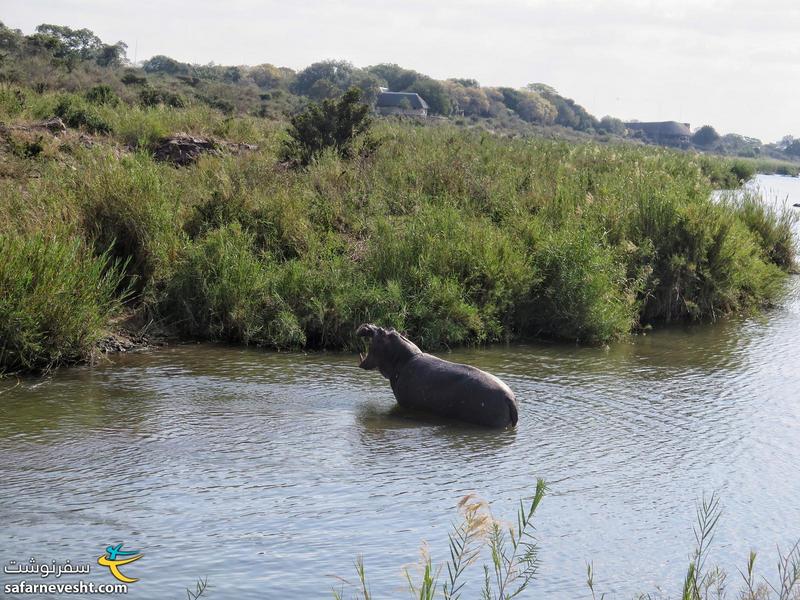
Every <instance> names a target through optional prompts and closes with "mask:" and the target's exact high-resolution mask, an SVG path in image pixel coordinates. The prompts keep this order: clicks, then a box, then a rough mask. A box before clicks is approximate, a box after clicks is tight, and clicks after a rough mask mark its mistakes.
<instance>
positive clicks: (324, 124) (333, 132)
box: [283, 88, 371, 166]
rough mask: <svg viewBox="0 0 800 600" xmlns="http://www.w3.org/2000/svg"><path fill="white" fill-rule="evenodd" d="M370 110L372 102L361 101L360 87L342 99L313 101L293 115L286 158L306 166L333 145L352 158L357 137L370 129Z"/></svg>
mask: <svg viewBox="0 0 800 600" xmlns="http://www.w3.org/2000/svg"><path fill="white" fill-rule="evenodd" d="M369 112H370V108H369V106H367V105H366V104H362V103H361V90H359V89H357V88H352V89H350V90H349V91H348V92H346V93H345V94H344V95H343V96H342V97H341V98H340V99H339V100H324V101H323V102H322V104H314V103H312V104H310V105H309V107H308V108H307V109H306V110H305V111H304V112H302V113H300V114H299V115H296V116H294V117H292V120H291V126H290V128H289V138H290V139H289V140H287V141H286V143H285V144H284V148H283V158H284V159H285V160H288V161H292V162H294V163H297V164H299V165H303V166H305V165H308V164H309V163H310V162H311V160H312V159H313V158H315V157H317V156H319V155H320V154H321V153H322V152H323V151H324V150H325V149H326V148H332V149H333V150H334V151H335V152H336V153H337V154H339V155H340V156H341V157H342V158H350V157H351V156H352V155H353V149H354V143H355V140H356V138H357V137H358V136H360V135H362V134H364V133H366V132H367V131H368V130H369V127H370V124H371V119H370V117H369Z"/></svg>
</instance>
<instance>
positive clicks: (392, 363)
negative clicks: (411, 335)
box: [356, 323, 422, 379]
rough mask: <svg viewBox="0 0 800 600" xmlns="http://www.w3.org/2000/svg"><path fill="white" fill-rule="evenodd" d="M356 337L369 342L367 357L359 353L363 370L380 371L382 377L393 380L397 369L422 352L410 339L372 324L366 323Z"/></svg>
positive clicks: (358, 330)
mask: <svg viewBox="0 0 800 600" xmlns="http://www.w3.org/2000/svg"><path fill="white" fill-rule="evenodd" d="M356 335H357V336H359V337H363V338H367V339H368V340H369V344H368V346H369V348H368V350H367V354H366V356H365V355H364V354H362V353H359V357H360V359H361V362H360V363H359V364H358V366H359V367H361V368H362V369H367V370H372V369H378V370H379V371H380V372H381V375H383V376H384V377H386V378H387V379H391V378H392V375H393V374H394V373H396V372H397V369H398V368H399V367H400V366H401V365H403V364H405V362H406V361H407V360H409V359H410V358H411V357H413V356H414V355H416V354H422V350H420V349H419V348H417V346H416V345H415V344H414V343H413V342H412V341H411V340H409V339H408V338H406V337H404V336H403V335H402V334H400V333H398V332H397V331H395V330H394V329H384V328H383V327H378V326H376V325H373V324H371V323H364V324H363V325H361V326H360V327H359V328H358V329H356Z"/></svg>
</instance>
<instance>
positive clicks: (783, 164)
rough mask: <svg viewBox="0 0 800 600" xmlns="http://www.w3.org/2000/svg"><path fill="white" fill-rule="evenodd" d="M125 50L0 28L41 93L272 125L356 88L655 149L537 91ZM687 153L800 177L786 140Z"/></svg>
mask: <svg viewBox="0 0 800 600" xmlns="http://www.w3.org/2000/svg"><path fill="white" fill-rule="evenodd" d="M126 51H127V45H126V44H125V43H124V42H117V43H115V44H107V43H105V42H103V41H102V40H101V39H100V38H98V37H97V36H96V35H95V34H94V33H93V32H92V31H90V30H88V29H71V28H69V27H65V26H60V25H51V24H42V25H39V26H38V27H37V28H36V31H35V32H34V33H33V34H30V35H25V34H23V33H22V32H21V31H19V30H15V29H11V28H9V27H6V26H5V25H3V24H2V23H0V82H6V83H9V84H15V85H21V86H23V87H30V88H32V89H34V90H36V91H38V92H43V91H54V90H63V91H70V92H76V91H82V90H86V89H88V88H90V87H92V86H97V85H102V86H106V92H105V93H113V95H114V97H119V98H122V99H123V100H125V101H126V102H129V103H134V104H138V105H141V106H155V105H168V106H174V107H181V106H185V105H188V104H199V105H204V106H208V107H211V108H214V109H216V110H220V111H222V112H223V113H225V114H227V115H250V116H258V117H266V118H273V119H285V118H287V117H289V116H291V115H294V114H296V113H297V112H298V111H300V110H302V109H303V108H305V106H306V105H307V104H308V103H309V102H320V101H322V100H325V99H329V98H337V97H339V96H341V95H342V94H343V93H344V92H345V91H347V90H348V89H350V88H352V87H355V88H358V89H360V90H361V92H362V95H363V98H364V101H365V102H366V103H367V104H369V105H372V104H374V102H375V99H376V98H377V96H378V93H379V91H380V88H381V87H385V88H388V89H390V90H393V91H408V92H416V93H418V94H419V95H420V96H421V97H422V98H424V99H425V100H426V101H427V103H428V105H429V106H430V114H431V115H432V117H433V118H437V119H445V118H446V119H449V120H450V121H451V122H453V123H454V124H456V125H459V126H461V127H472V128H481V129H486V130H489V131H493V132H502V133H504V134H506V135H514V136H517V135H522V136H529V135H536V136H539V137H542V136H544V137H552V138H559V139H569V140H574V141H585V140H589V139H593V140H597V141H602V142H608V141H614V140H620V139H625V140H628V141H630V142H631V143H650V142H651V141H652V140H650V139H649V138H648V137H646V136H645V137H642V136H640V135H638V134H637V133H636V132H634V131H628V130H626V128H625V124H624V123H623V122H622V121H621V120H620V119H618V118H615V117H612V116H604V117H602V118H597V117H595V116H594V115H592V114H590V113H589V112H588V111H587V110H586V109H585V108H584V107H583V106H581V105H580V104H579V103H578V102H576V101H574V100H572V99H571V98H566V97H564V96H562V95H561V94H559V93H558V92H557V91H556V90H555V89H553V88H552V87H551V86H548V85H546V84H543V83H531V84H529V85H527V86H526V87H524V88H521V89H516V88H511V87H503V86H500V87H486V86H481V85H480V83H479V82H478V81H476V80H474V79H464V78H451V79H447V80H443V81H439V80H436V79H433V78H431V77H429V76H427V75H425V74H423V73H419V72H417V71H414V70H412V69H406V68H403V67H401V66H399V65H396V64H378V65H372V66H368V67H364V68H358V67H355V66H354V65H352V64H350V63H348V62H346V61H341V60H324V61H320V62H316V63H313V64H311V65H309V66H308V67H306V68H305V69H302V70H300V71H294V70H293V69H289V68H286V67H278V66H275V65H272V64H269V63H264V64H260V65H254V66H246V65H227V66H226V65H216V64H213V63H210V64H207V65H198V64H189V63H185V62H181V61H178V60H175V59H174V58H171V57H169V56H164V55H157V56H153V57H151V58H149V59H147V60H145V61H144V62H142V63H141V64H139V65H132V64H131V63H130V62H129V61H128V60H127V57H126ZM685 145H686V146H687V147H689V148H692V149H693V150H694V151H698V152H703V153H714V154H721V155H727V156H736V157H745V158H751V159H758V160H759V161H760V162H759V166H758V168H759V169H760V170H762V171H769V172H779V173H784V174H797V172H798V168H800V163H798V160H800V140H794V138H793V137H792V136H785V137H784V138H783V139H782V140H780V141H779V142H776V143H772V144H767V143H762V142H761V140H757V139H754V138H750V137H746V136H742V135H737V134H733V133H730V134H727V135H724V136H721V135H719V134H717V132H716V131H714V129H713V128H712V127H710V126H705V127H701V128H699V129H697V130H696V132H695V134H694V136H692V138H691V140H687V141H686V142H685Z"/></svg>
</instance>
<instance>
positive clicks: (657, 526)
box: [0, 177, 800, 599]
mask: <svg viewBox="0 0 800 600" xmlns="http://www.w3.org/2000/svg"><path fill="white" fill-rule="evenodd" d="M760 184H761V185H762V187H763V188H765V189H767V190H770V197H771V198H772V197H775V196H776V195H777V196H780V197H781V200H783V199H785V197H786V196H787V195H793V196H791V200H792V201H793V202H800V180H796V179H787V178H777V177H773V178H760ZM799 333H800V281H798V278H797V277H794V278H793V279H792V280H791V281H790V282H789V284H788V290H787V295H786V299H785V301H784V303H783V304H782V306H780V307H779V308H777V309H775V310H772V311H770V312H768V313H766V314H764V315H761V316H759V317H754V318H736V319H732V320H726V321H723V322H718V323H716V324H713V325H703V326H696V327H682V328H671V329H665V330H660V331H656V332H653V333H652V334H649V335H646V336H639V337H636V338H635V339H633V340H632V341H630V342H626V343H621V344H617V345H615V346H613V347H611V348H608V349H598V348H578V347H574V346H569V345H566V346H565V345H558V344H547V345H545V344H538V345H524V346H511V347H494V348H489V349H475V350H460V351H457V352H453V353H451V354H448V355H447V358H448V359H450V360H456V361H462V362H469V363H471V364H474V365H477V366H479V367H481V368H484V369H486V370H489V371H492V372H494V373H496V374H498V375H499V376H501V377H502V378H503V379H504V380H505V381H506V382H507V383H508V384H509V385H510V386H511V387H512V388H513V389H514V390H515V391H516V393H517V396H518V398H519V400H520V426H519V428H518V429H517V430H516V431H508V432H500V433H498V432H487V431H482V430H477V429H472V428H466V427H458V426H454V425H452V424H445V423H441V422H436V421H428V422H420V421H416V420H411V419H409V418H407V416H404V415H402V414H400V413H397V412H396V411H395V410H394V409H393V406H394V401H393V398H392V395H391V391H390V389H389V387H388V385H387V384H386V382H385V381H383V380H382V379H381V378H380V376H379V375H377V374H372V373H365V372H363V371H361V370H359V369H357V368H356V362H357V359H356V358H355V357H354V356H352V355H341V354H330V353H325V354H309V355H303V354H276V353H268V352H263V351H258V350H248V349H240V348H227V347H220V346H211V345H197V346H179V347H173V348H168V349H165V350H161V351H158V352H153V353H142V354H136V355H130V356H121V357H118V358H116V359H114V360H113V362H109V363H107V364H103V365H100V366H98V367H95V368H91V369H90V368H78V369H71V370H63V371H61V372H59V373H57V374H56V375H55V376H53V377H51V378H49V379H46V380H36V381H34V380H26V381H22V382H19V383H17V382H13V381H10V382H9V381H5V382H2V383H0V527H1V528H2V529H0V563H2V564H3V565H4V566H5V565H7V564H8V562H9V561H11V560H16V561H18V562H22V561H27V560H28V559H30V558H31V557H33V558H35V559H36V560H37V563H38V564H41V563H44V562H50V561H52V560H57V561H58V562H63V561H64V560H66V559H69V560H71V561H72V562H73V563H91V564H92V565H93V566H92V571H91V573H90V575H89V576H87V577H84V578H83V579H84V580H86V581H93V582H97V583H113V582H114V580H113V579H112V578H111V576H110V574H109V573H108V570H107V569H105V570H104V568H103V567H100V566H98V565H97V564H96V559H97V557H98V556H99V555H100V554H102V553H103V551H104V548H105V547H106V546H107V545H108V544H109V543H112V542H113V543H114V544H116V543H119V542H123V543H124V547H123V549H136V550H140V551H141V553H143V554H144V556H143V558H142V559H141V560H140V561H138V562H136V563H135V564H132V565H129V566H128V567H127V574H129V575H131V576H133V577H138V578H139V581H137V582H135V583H132V584H130V587H129V593H128V597H130V598H180V597H184V595H185V592H184V591H183V590H184V588H185V587H187V586H193V585H194V582H195V581H196V579H197V578H200V577H207V578H208V581H209V585H210V589H209V590H208V591H207V592H206V594H205V595H204V597H208V598H212V599H213V598H239V599H249V598H284V599H306V598H319V597H323V598H324V597H331V596H330V590H331V588H332V587H337V588H339V587H340V586H341V583H340V582H339V580H337V579H336V578H335V577H334V576H337V575H338V576H343V577H345V578H347V579H348V580H350V581H353V580H354V579H355V578H354V571H353V568H352V563H353V560H354V558H355V557H356V556H357V555H359V554H363V556H364V560H365V563H366V567H367V572H368V575H369V577H370V581H371V588H372V592H373V594H374V595H375V597H376V598H396V597H405V596H404V593H403V590H404V579H403V576H402V571H401V568H402V566H403V565H408V564H410V563H414V562H415V561H416V560H417V558H418V549H419V545H420V542H421V541H422V540H425V541H427V543H428V546H429V548H430V551H431V553H432V554H433V557H434V559H442V560H443V559H444V558H445V557H446V555H447V546H446V535H447V531H448V527H449V524H450V522H451V521H452V520H454V519H455V518H456V513H455V505H456V502H457V501H458V499H459V498H460V497H461V496H462V495H464V494H466V493H468V492H477V493H478V494H479V495H481V496H483V497H484V498H487V499H490V500H491V501H492V502H493V507H494V512H495V514H496V516H501V517H502V516H511V515H512V514H513V513H512V511H513V510H514V507H515V505H516V502H517V500H518V499H519V498H520V497H524V496H526V495H529V494H530V493H531V492H532V490H533V488H534V485H535V481H536V478H537V477H543V478H545V479H546V480H547V481H548V482H549V484H550V493H549V494H548V496H547V497H546V499H545V500H544V502H543V504H542V508H541V511H540V514H539V516H538V528H537V532H536V533H537V538H538V540H539V543H540V547H541V554H540V558H541V569H540V575H539V577H538V579H537V581H536V583H535V584H534V585H533V587H532V588H531V594H530V597H548V598H576V597H584V598H585V597H588V590H586V588H585V583H584V581H585V571H586V567H585V565H586V561H589V560H591V561H593V562H594V568H595V572H596V587H597V588H599V590H600V591H606V592H609V596H607V597H613V598H630V597H631V596H632V595H633V594H634V593H636V592H652V591H655V590H656V589H657V586H662V587H663V588H665V589H666V590H667V591H668V592H670V594H671V595H672V596H677V595H679V594H678V586H679V580H680V578H681V576H682V574H683V572H684V570H685V568H686V564H687V559H688V554H689V551H690V549H691V545H692V541H693V538H692V524H693V519H694V502H695V500H696V499H697V498H699V497H700V496H702V495H703V494H704V493H706V494H708V493H710V492H712V491H717V492H718V493H719V494H720V496H721V498H722V503H723V506H724V514H723V517H722V520H721V522H720V525H719V529H718V533H717V537H716V540H715V544H714V546H713V551H712V559H711V560H712V561H713V562H718V563H720V564H721V565H723V566H725V567H727V568H729V569H731V570H732V581H733V580H734V578H733V575H735V574H736V571H735V567H737V566H738V567H741V568H743V567H744V564H745V561H746V558H747V554H748V552H749V551H750V550H751V549H756V550H758V551H759V552H760V553H761V561H762V566H763V567H764V569H765V573H767V574H770V573H771V572H772V571H771V570H772V568H773V564H774V560H773V559H774V548H775V544H781V545H783V546H786V545H788V544H789V543H790V542H793V541H794V540H795V539H796V538H797V537H800V502H798V500H797V499H798V497H800V466H799V465H800V351H798V348H800V344H798V340H797V337H798V334H799ZM12 570H13V569H12ZM121 570H125V569H121ZM737 577H738V576H737ZM21 579H26V580H28V581H35V580H37V577H36V576H31V575H28V576H20V575H13V574H12V575H9V574H2V573H0V580H1V581H2V583H3V584H6V583H14V582H16V581H19V580H21ZM79 579H80V577H78V576H74V575H72V576H69V575H64V576H62V577H61V578H60V580H56V579H55V578H54V576H50V577H48V578H39V579H38V581H45V582H55V581H59V582H61V583H65V582H67V583H70V582H76V581H77V580H79ZM345 591H346V592H347V591H348V588H345ZM0 594H2V592H0ZM72 597H76V596H74V595H73V596H72ZM523 597H528V596H523Z"/></svg>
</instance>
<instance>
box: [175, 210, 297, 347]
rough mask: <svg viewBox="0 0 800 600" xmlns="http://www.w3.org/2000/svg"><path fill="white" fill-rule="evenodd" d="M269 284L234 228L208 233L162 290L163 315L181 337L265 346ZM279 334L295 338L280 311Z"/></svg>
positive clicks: (243, 237) (246, 241) (248, 245)
mask: <svg viewBox="0 0 800 600" xmlns="http://www.w3.org/2000/svg"><path fill="white" fill-rule="evenodd" d="M271 305H272V301H271V298H270V291H269V280H268V279H267V277H266V271H265V269H264V268H263V266H262V264H261V261H260V260H259V259H258V258H257V257H256V256H255V254H254V253H253V238H252V236H250V235H249V234H247V233H245V232H243V231H242V229H241V228H240V227H239V226H238V225H235V224H234V225H230V226H226V227H222V228H220V229H215V230H213V231H209V232H208V233H207V234H206V235H205V236H203V237H202V238H201V239H199V240H198V241H197V242H196V243H194V244H191V245H189V246H188V248H187V249H186V251H185V253H184V255H183V256H182V258H181V259H180V261H179V265H178V268H177V269H176V272H175V276H174V277H173V278H172V279H171V280H170V282H169V285H168V288H167V299H166V304H165V308H164V310H165V311H166V312H167V313H168V314H169V316H170V318H171V320H172V321H173V322H174V323H175V324H176V325H177V326H178V327H179V329H180V330H181V331H182V332H183V333H184V334H186V335H188V336H191V337H194V338H201V339H212V340H225V341H229V342H241V343H244V344H249V343H260V342H261V343H263V342H269V341H271V340H270V336H269V315H270V313H271V312H272V311H271V310H270V308H271ZM278 329H279V330H280V333H281V335H282V336H284V337H292V336H297V337H299V335H298V332H297V331H296V330H297V327H296V326H295V324H294V323H292V322H291V318H290V316H289V315H288V314H286V313H285V312H283V313H281V314H279V318H278Z"/></svg>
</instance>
